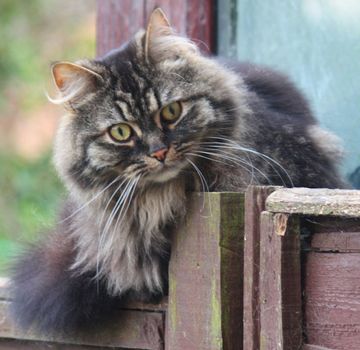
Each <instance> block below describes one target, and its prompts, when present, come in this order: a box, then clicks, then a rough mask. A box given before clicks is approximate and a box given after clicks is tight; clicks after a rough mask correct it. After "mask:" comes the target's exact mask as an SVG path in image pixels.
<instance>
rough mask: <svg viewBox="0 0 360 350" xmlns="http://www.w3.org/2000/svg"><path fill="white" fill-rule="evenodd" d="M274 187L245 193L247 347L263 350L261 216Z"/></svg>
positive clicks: (245, 324)
mask: <svg viewBox="0 0 360 350" xmlns="http://www.w3.org/2000/svg"><path fill="white" fill-rule="evenodd" d="M274 190H275V188H274V187H265V186H256V187H255V186H250V187H249V188H248V189H247V191H246V193H245V228H244V346H243V348H244V349H246V350H259V348H260V315H259V311H260V310H259V267H260V213H261V212H262V211H264V210H265V200H266V198H267V197H268V195H269V194H270V193H272V192H273V191H274Z"/></svg>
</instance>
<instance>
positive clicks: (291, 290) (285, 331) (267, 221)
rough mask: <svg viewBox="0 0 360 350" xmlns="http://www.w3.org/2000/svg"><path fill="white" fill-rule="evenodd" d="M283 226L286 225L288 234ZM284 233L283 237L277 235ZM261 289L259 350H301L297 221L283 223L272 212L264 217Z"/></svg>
mask: <svg viewBox="0 0 360 350" xmlns="http://www.w3.org/2000/svg"><path fill="white" fill-rule="evenodd" d="M284 222H286V223H287V224H286V229H285V230H284V229H283V225H284ZM279 225H280V226H279ZM279 227H281V230H279ZM283 231H284V234H278V233H279V232H283ZM259 287H260V291H259V296H260V305H259V307H260V349H261V350H294V349H300V347H301V345H302V316H301V271H300V234H299V222H298V219H297V218H295V217H289V218H287V219H286V220H284V218H283V217H279V216H278V215H274V214H272V213H269V212H263V213H262V214H261V227H260V283H259Z"/></svg>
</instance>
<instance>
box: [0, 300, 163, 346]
mask: <svg viewBox="0 0 360 350" xmlns="http://www.w3.org/2000/svg"><path fill="white" fill-rule="evenodd" d="M8 304H9V302H7V301H0V338H8V339H21V340H24V341H25V340H33V341H47V342H55V343H61V344H70V345H88V346H100V347H117V348H119V347H120V348H122V347H124V348H130V349H138V348H140V349H154V350H155V349H156V350H161V349H163V348H164V322H165V315H164V313H163V312H151V311H138V310H119V317H118V318H117V319H116V321H115V322H114V323H113V324H112V325H111V326H110V327H109V326H107V328H106V329H100V328H99V329H97V330H96V331H95V332H91V333H86V334H81V335H79V336H77V337H76V338H66V339H65V338H61V337H59V338H52V337H46V336H40V335H38V334H36V333H35V332H32V331H29V332H27V333H24V332H21V331H20V330H18V329H17V328H16V327H14V325H13V324H12V322H11V320H10V318H9V317H8V315H7V310H8Z"/></svg>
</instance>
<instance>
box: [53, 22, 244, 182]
mask: <svg viewBox="0 0 360 350" xmlns="http://www.w3.org/2000/svg"><path fill="white" fill-rule="evenodd" d="M156 20H157V21H159V19H155V21H156ZM160 20H161V19H160ZM153 21H154V20H153ZM154 28H156V23H155V24H154V23H153V25H152V31H149V29H148V31H147V32H145V33H139V34H138V35H137V36H136V37H135V38H134V40H132V41H131V42H130V43H129V44H128V45H127V46H126V47H124V48H122V49H119V50H116V51H114V52H112V53H110V54H108V55H107V56H105V57H104V58H102V59H100V60H97V61H82V62H79V63H78V64H76V65H75V64H70V63H58V64H56V65H55V66H54V67H53V73H54V78H55V82H56V84H57V86H58V87H59V89H60V91H61V92H62V99H60V100H61V101H62V102H64V103H65V105H66V106H67V108H68V109H69V110H70V114H69V115H68V116H66V117H64V119H63V121H62V123H61V127H60V131H59V133H58V138H57V142H56V150H55V160H56V164H57V168H58V170H59V171H60V173H61V174H62V175H63V176H64V177H65V178H66V180H69V181H70V182H71V183H72V184H74V183H75V184H76V185H79V186H80V187H82V188H87V187H91V186H97V185H99V183H108V182H109V181H111V180H112V179H114V178H116V177H121V178H124V179H138V181H140V183H144V184H145V183H149V182H158V183H159V182H165V181H169V180H171V179H174V178H176V177H178V176H182V174H183V173H184V172H186V171H188V168H192V169H193V165H194V164H195V163H196V161H197V160H194V157H193V155H194V152H196V151H197V150H198V149H199V148H201V147H202V146H201V145H202V143H203V142H206V140H207V138H208V137H210V136H215V135H222V136H226V135H228V134H229V133H231V132H232V130H233V128H234V126H235V119H234V113H233V112H231V111H232V110H234V109H236V107H237V106H234V103H233V102H232V101H233V99H232V98H231V96H228V95H229V94H230V93H229V91H228V90H229V89H231V87H233V85H235V84H236V83H237V82H236V81H235V80H234V78H233V77H232V76H231V75H228V76H226V74H227V72H226V73H224V72H223V71H221V70H220V71H219V68H218V66H217V64H215V63H214V62H212V61H210V60H209V59H207V58H204V57H202V56H201V55H200V54H199V52H198V51H197V50H196V49H195V48H194V46H193V45H192V44H191V43H189V42H188V41H187V40H185V39H182V38H179V37H177V36H174V35H173V34H172V32H170V28H169V27H164V23H163V22H162V23H160V27H159V28H160V29H159V30H158V31H156V30H155V29H154ZM164 28H165V30H164ZM224 75H225V80H227V81H226V82H225V80H224ZM194 162H195V163H194ZM191 163H193V164H191ZM195 167H196V164H195ZM193 170H194V169H193Z"/></svg>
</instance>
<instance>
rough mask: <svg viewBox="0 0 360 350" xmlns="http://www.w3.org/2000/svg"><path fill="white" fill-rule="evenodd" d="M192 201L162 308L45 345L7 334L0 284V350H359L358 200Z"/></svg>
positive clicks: (338, 196) (319, 193) (274, 196)
mask: <svg viewBox="0 0 360 350" xmlns="http://www.w3.org/2000/svg"><path fill="white" fill-rule="evenodd" d="M192 199H193V200H192V203H193V207H192V209H191V215H189V216H188V219H187V222H186V224H185V226H184V227H183V229H182V230H181V231H179V232H177V234H176V235H175V239H174V243H173V252H172V257H171V262H170V268H169V280H170V289H169V296H168V297H167V298H165V299H164V300H163V302H162V303H160V304H158V305H150V304H131V305H128V306H126V307H125V308H123V309H122V310H119V319H118V321H117V322H115V323H114V324H113V325H112V327H111V328H107V329H99V330H98V331H97V332H92V333H91V334H82V335H79V336H78V337H77V338H74V339H51V338H46V337H45V338H44V337H39V336H38V335H36V334H35V333H33V332H29V333H27V334H22V333H20V332H19V331H18V330H16V329H15V328H14V327H13V325H12V324H11V322H10V321H9V319H8V317H7V316H6V307H7V304H8V303H9V302H11V296H10V295H7V294H6V286H2V287H0V349H22V348H24V349H42V347H43V348H44V349H45V348H46V349H49V348H50V349H51V348H52V349H87V348H89V349H90V348H91V349H93V347H92V346H95V348H107V347H112V348H119V349H123V348H125V349H167V350H185V349H186V350H220V349H227V350H232V349H234V350H235V349H236V350H238V349H244V350H259V349H260V350H296V349H303V350H335V349H337V350H345V349H346V350H355V349H356V350H358V349H360V295H359V294H360V220H359V218H360V191H347V190H323V189H321V190H318V189H312V190H310V189H282V188H273V187H250V188H249V189H248V191H247V192H246V193H245V195H244V194H243V193H206V194H199V193H194V194H193V198H192ZM39 341H41V342H39ZM44 341H46V343H45V342H44ZM65 344H66V345H65Z"/></svg>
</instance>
